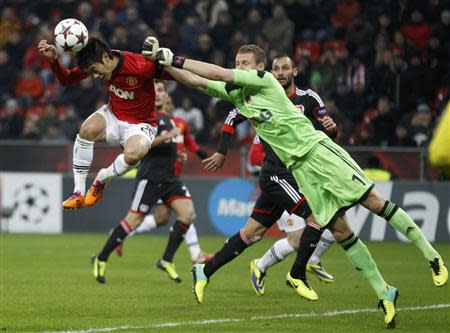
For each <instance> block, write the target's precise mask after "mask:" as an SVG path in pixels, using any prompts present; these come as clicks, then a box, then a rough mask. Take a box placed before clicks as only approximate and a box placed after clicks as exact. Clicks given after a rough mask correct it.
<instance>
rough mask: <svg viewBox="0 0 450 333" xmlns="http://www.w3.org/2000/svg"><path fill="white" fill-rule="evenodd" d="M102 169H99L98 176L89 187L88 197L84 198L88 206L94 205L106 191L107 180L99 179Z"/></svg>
mask: <svg viewBox="0 0 450 333" xmlns="http://www.w3.org/2000/svg"><path fill="white" fill-rule="evenodd" d="M102 170H103V169H102ZM102 170H100V171H99V173H98V174H97V177H95V180H94V182H93V183H92V185H91V187H89V190H88V191H87V193H86V198H85V199H84V204H85V205H86V206H94V205H95V204H97V203H98V202H99V201H100V200H101V199H102V197H103V193H104V192H105V188H106V182H105V183H102V182H101V181H100V180H98V175H99V174H100V172H101V171H102Z"/></svg>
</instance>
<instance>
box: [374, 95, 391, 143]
mask: <svg viewBox="0 0 450 333" xmlns="http://www.w3.org/2000/svg"><path fill="white" fill-rule="evenodd" d="M377 113H378V114H377V116H376V117H375V118H374V119H373V120H372V126H373V143H374V144H375V145H378V146H388V145H390V144H391V143H392V142H393V139H394V138H393V135H394V133H395V120H396V118H395V114H394V112H393V111H392V107H391V102H390V101H389V99H388V98H387V97H386V96H382V97H380V98H379V99H378V103H377Z"/></svg>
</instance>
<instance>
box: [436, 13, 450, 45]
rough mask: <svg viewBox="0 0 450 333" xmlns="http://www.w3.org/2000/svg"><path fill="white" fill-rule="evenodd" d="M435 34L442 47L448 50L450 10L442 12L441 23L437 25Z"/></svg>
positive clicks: (449, 42)
mask: <svg viewBox="0 0 450 333" xmlns="http://www.w3.org/2000/svg"><path fill="white" fill-rule="evenodd" d="M434 32H435V33H436V35H437V36H438V38H439V40H440V41H441V44H442V46H443V47H445V48H447V50H448V49H449V48H450V9H446V10H443V11H442V13H441V21H440V22H439V23H437V24H436V25H435V27H434Z"/></svg>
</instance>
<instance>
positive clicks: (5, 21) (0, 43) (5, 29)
mask: <svg viewBox="0 0 450 333" xmlns="http://www.w3.org/2000/svg"><path fill="white" fill-rule="evenodd" d="M20 28H21V26H20V20H19V18H18V17H17V16H16V13H15V12H14V9H13V8H12V7H3V10H2V13H1V17H0V48H2V47H4V46H5V45H6V43H8V41H9V36H10V34H11V33H12V32H13V31H19V30H20Z"/></svg>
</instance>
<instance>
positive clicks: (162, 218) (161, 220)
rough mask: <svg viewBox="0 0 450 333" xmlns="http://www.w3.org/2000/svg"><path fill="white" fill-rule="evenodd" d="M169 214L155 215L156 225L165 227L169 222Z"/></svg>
mask: <svg viewBox="0 0 450 333" xmlns="http://www.w3.org/2000/svg"><path fill="white" fill-rule="evenodd" d="M169 218H170V214H155V222H156V225H166V224H167V223H168V222H169Z"/></svg>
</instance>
